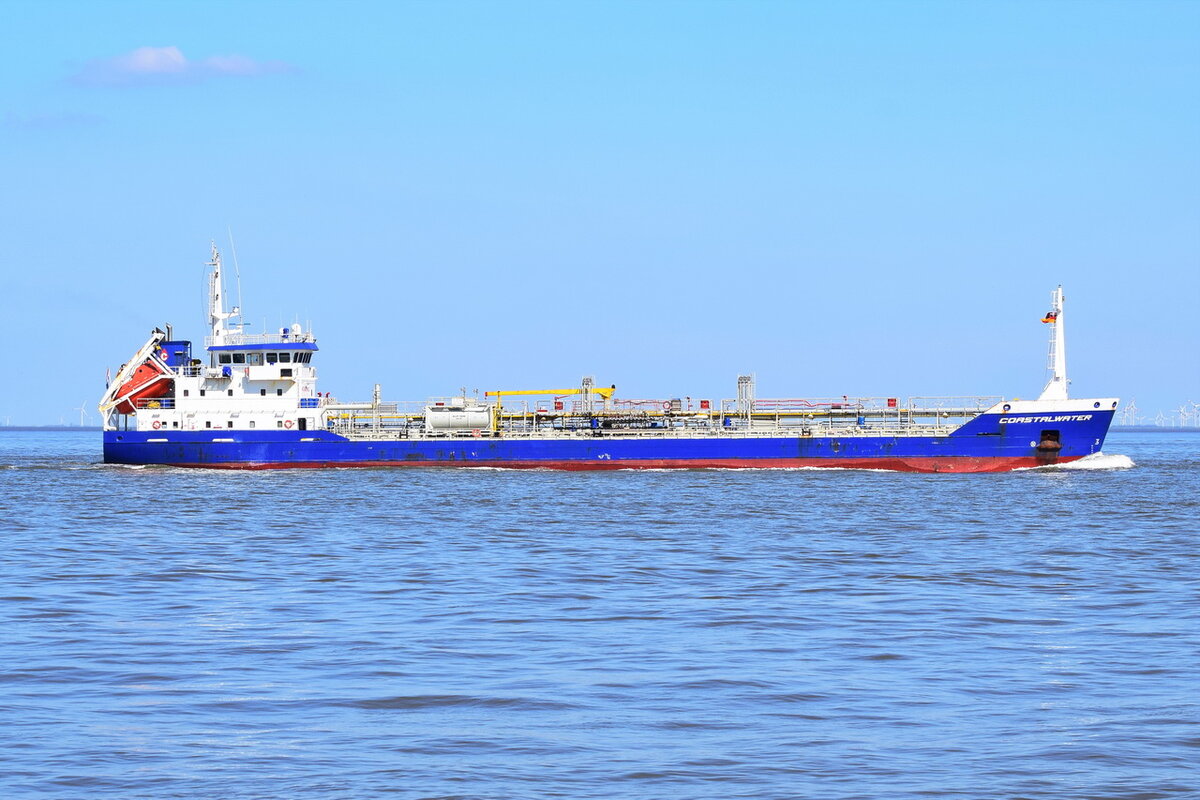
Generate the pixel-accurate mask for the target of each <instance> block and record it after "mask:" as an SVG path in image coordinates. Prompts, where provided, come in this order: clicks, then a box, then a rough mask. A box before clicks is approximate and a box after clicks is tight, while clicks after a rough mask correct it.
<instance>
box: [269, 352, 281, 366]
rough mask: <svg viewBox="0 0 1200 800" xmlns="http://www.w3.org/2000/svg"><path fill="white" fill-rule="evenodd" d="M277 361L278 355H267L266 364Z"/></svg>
mask: <svg viewBox="0 0 1200 800" xmlns="http://www.w3.org/2000/svg"><path fill="white" fill-rule="evenodd" d="M278 360H279V353H267V363H268V364H274V363H275V362H276V361H278Z"/></svg>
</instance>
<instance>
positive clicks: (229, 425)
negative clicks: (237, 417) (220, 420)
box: [225, 420, 233, 428]
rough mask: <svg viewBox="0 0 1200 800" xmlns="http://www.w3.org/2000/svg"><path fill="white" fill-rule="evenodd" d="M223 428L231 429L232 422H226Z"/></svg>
mask: <svg viewBox="0 0 1200 800" xmlns="http://www.w3.org/2000/svg"><path fill="white" fill-rule="evenodd" d="M225 427H226V428H232V427H233V420H229V421H228V422H226V423H225Z"/></svg>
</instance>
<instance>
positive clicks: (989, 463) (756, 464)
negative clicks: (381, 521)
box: [171, 456, 1082, 473]
mask: <svg viewBox="0 0 1200 800" xmlns="http://www.w3.org/2000/svg"><path fill="white" fill-rule="evenodd" d="M1080 458H1082V456H1065V457H1062V458H1056V457H1053V456H1051V457H1045V458H1039V457H1037V456H1021V457H1011V458H975V457H970V456H960V457H942V458H932V457H929V458H838V459H830V458H745V459H743V458H716V459H687V460H668V459H662V460H659V459H645V460H641V459H639V460H636V461H635V460H627V461H601V460H597V461H345V462H342V461H290V462H279V461H277V462H272V463H259V464H255V463H249V462H241V463H237V462H233V463H226V464H172V465H171V466H176V467H195V468H202V469H327V468H332V469H350V468H367V467H467V468H471V467H474V468H481V467H485V468H493V469H552V470H613V469H801V468H812V467H816V468H821V469H874V470H886V471H888V472H931V473H932V472H938V473H943V472H950V473H967V472H1011V471H1012V470H1014V469H1024V468H1029V467H1045V466H1050V465H1053V464H1066V463H1068V462H1071V461H1077V460H1079V459H1080Z"/></svg>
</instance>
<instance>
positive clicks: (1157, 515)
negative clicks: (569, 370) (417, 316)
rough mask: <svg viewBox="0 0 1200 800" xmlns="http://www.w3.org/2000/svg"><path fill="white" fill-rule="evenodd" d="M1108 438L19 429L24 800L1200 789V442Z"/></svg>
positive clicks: (2, 732)
mask: <svg viewBox="0 0 1200 800" xmlns="http://www.w3.org/2000/svg"><path fill="white" fill-rule="evenodd" d="M1107 451H1108V452H1109V453H1110V455H1106V456H1102V457H1100V458H1099V459H1097V460H1096V461H1093V462H1091V463H1089V464H1087V465H1085V466H1086V467H1090V468H1083V469H1069V470H1068V469H1050V470H1031V471H1025V472H1017V473H1010V474H1004V475H914V474H892V473H881V472H866V471H827V470H800V471H702V470H701V471H664V472H604V473H562V472H536V471H535V472H527V471H503V470H491V469H458V470H455V469H436V468H415V469H402V470H326V471H270V472H223V471H221V472H208V471H189V470H178V469H167V468H144V469H136V468H123V467H108V466H103V465H100V464H98V463H97V462H98V458H99V434H96V433H0V489H2V491H0V534H2V536H3V540H2V544H3V550H2V551H0V578H2V584H3V585H2V586H0V656H2V661H0V709H2V711H3V716H2V717H0V719H2V720H3V722H4V725H3V727H2V728H0V786H2V787H4V788H3V789H2V790H0V794H2V795H3V796H4V797H6V798H26V797H39V798H40V797H63V798H90V797H139V798H140V797H147V798H168V797H187V798H193V797H195V798H200V797H203V798H259V797H262V798H267V797H272V798H276V797H278V798H282V797H297V798H358V797H372V796H379V795H388V796H394V797H400V798H496V799H497V800H499V799H501V798H505V799H507V798H552V797H562V798H639V799H640V798H743V797H744V798H829V799H830V800H837V799H838V798H918V797H964V798H965V797H971V798H976V797H979V798H983V797H988V798H997V797H1001V798H1018V797H1020V798H1138V799H1139V800H1149V799H1150V798H1183V797H1197V796H1200V775H1198V768H1197V766H1196V763H1197V762H1200V728H1198V726H1197V721H1198V714H1197V710H1198V708H1200V667H1198V665H1197V657H1198V654H1200V599H1198V594H1197V589H1198V586H1200V583H1198V580H1197V545H1198V541H1200V534H1198V532H1197V529H1198V527H1200V505H1198V502H1200V501H1198V499H1197V498H1198V497H1200V479H1198V476H1200V435H1188V434H1119V433H1118V434H1114V435H1112V436H1111V437H1110V439H1109V441H1108V446H1107ZM1115 454H1119V455H1115Z"/></svg>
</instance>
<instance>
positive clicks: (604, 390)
mask: <svg viewBox="0 0 1200 800" xmlns="http://www.w3.org/2000/svg"><path fill="white" fill-rule="evenodd" d="M583 391H584V390H583V389H582V388H575V389H502V390H500V391H495V392H484V393H483V396H484V397H501V396H511V395H521V394H554V395H568V394H583ZM591 391H592V394H598V395H600V396H601V397H603V398H604V399H605V400H607V399H609V398H610V397H612V396H613V392H615V391H617V388H616V387H615V386H593V387H592V390H591Z"/></svg>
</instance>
